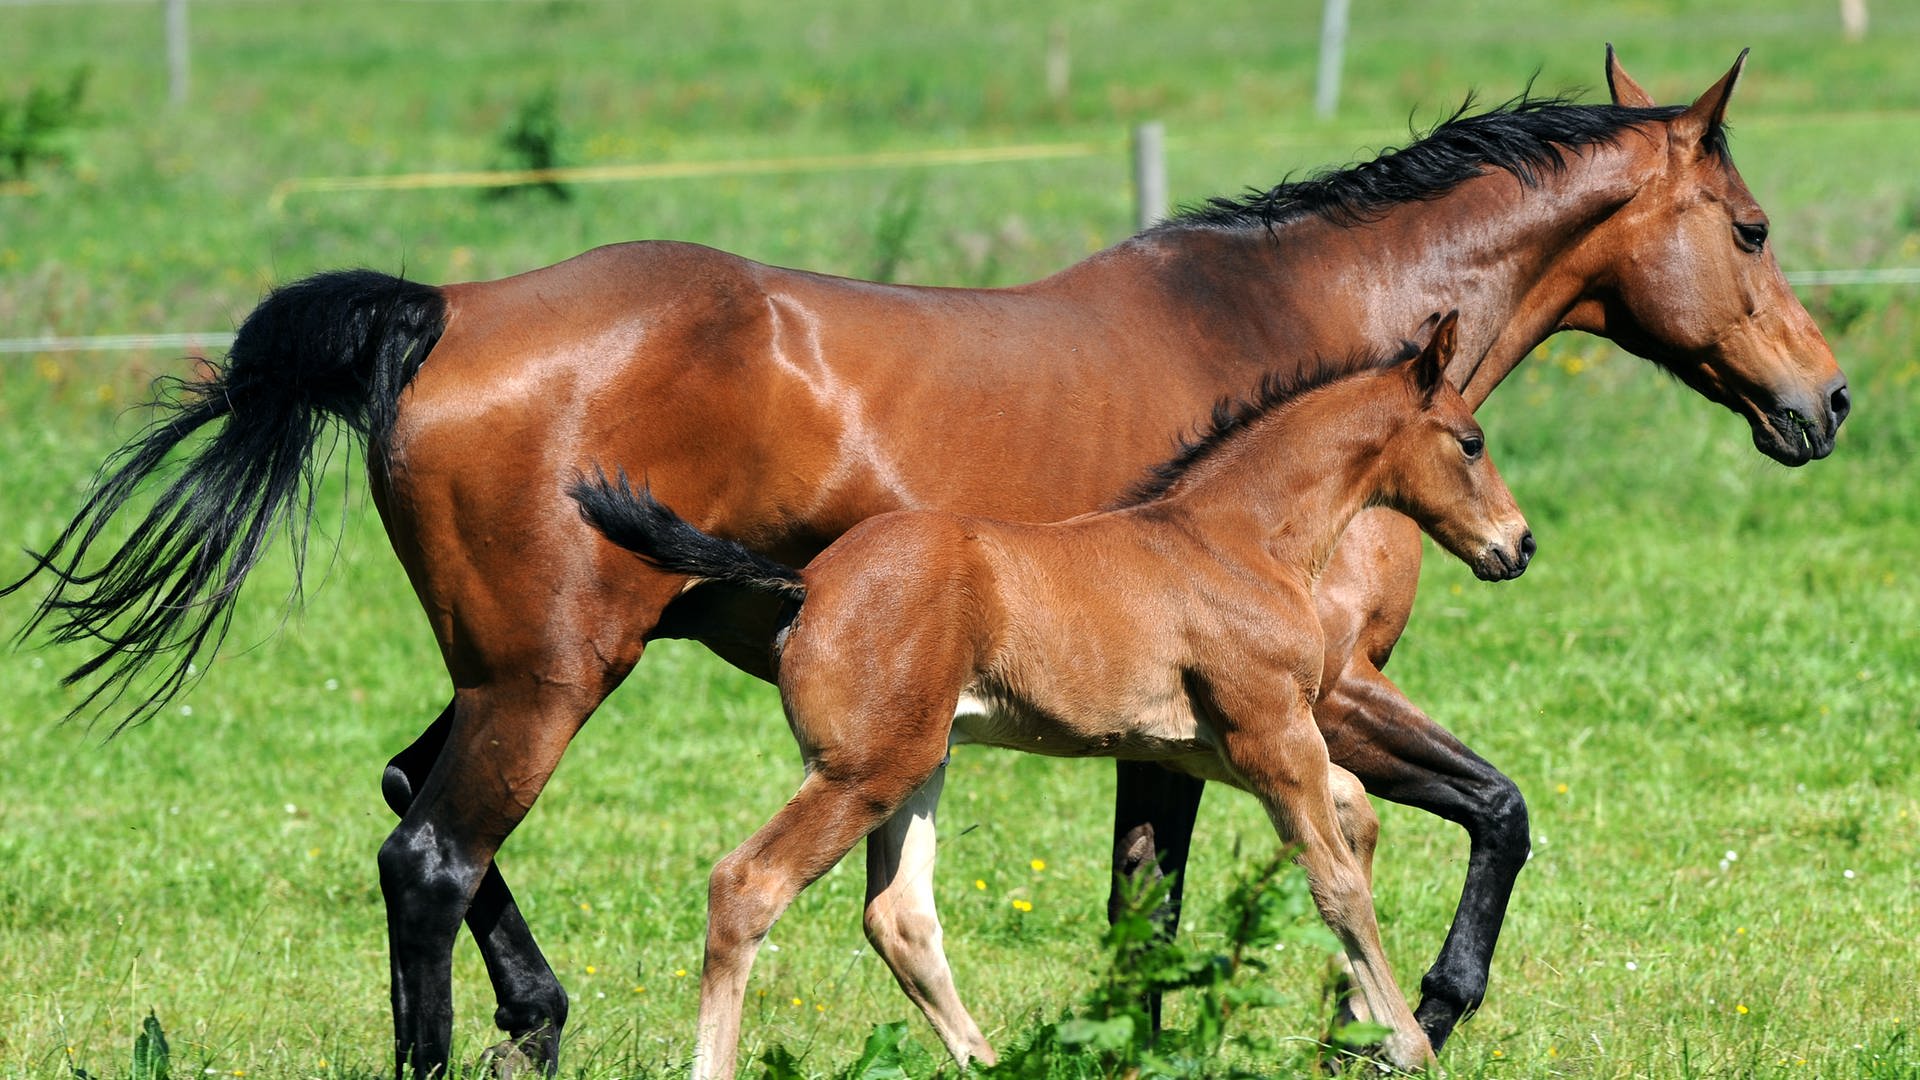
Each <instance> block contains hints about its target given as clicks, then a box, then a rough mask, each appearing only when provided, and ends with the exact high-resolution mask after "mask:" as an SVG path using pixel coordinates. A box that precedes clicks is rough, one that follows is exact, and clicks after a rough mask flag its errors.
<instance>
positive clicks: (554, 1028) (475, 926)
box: [380, 703, 567, 1076]
mask: <svg viewBox="0 0 1920 1080" xmlns="http://www.w3.org/2000/svg"><path fill="white" fill-rule="evenodd" d="M453 714H454V706H453V705H452V704H451V703H450V704H448V705H447V707H446V709H445V710H443V711H442V712H441V713H440V716H439V718H438V719H436V720H435V721H434V722H433V723H432V724H431V725H430V726H429V727H428V728H427V730H426V731H425V732H423V733H421V735H420V737H419V738H418V739H415V740H414V741H413V743H412V744H411V745H409V746H408V747H407V748H406V749H405V750H402V751H401V752H400V753H398V754H396V755H394V757H393V760H391V761H389V762H388V763H387V771H386V775H385V777H384V778H383V779H382V781H381V784H380V790H381V794H383V795H384V796H385V797H386V800H387V805H388V806H389V807H392V809H393V812H394V813H395V814H398V815H401V816H405V814H406V812H407V808H408V807H409V806H411V805H412V804H413V797H414V793H415V792H416V791H418V790H419V789H420V785H421V784H423V783H425V782H426V778H427V772H428V771H429V770H430V769H432V768H433V763H434V762H435V761H437V760H439V757H440V751H441V749H442V748H443V747H444V746H446V742H447V732H448V731H449V730H450V729H451V728H452V726H453ZM466 922H467V929H468V930H470V931H472V932H473V938H474V941H475V942H476V943H478V945H479V946H480V958H481V959H482V960H484V961H485V962H486V965H487V978H488V979H489V980H490V981H491V982H492V983H493V994H494V1000H495V1001H496V1002H497V1003H498V1007H497V1008H496V1009H495V1010H494V1014H493V1022H494V1024H495V1025H496V1026H498V1027H499V1028H500V1030H502V1031H504V1032H506V1033H507V1041H505V1042H503V1043H501V1044H499V1045H498V1046H495V1047H493V1048H492V1049H491V1050H489V1051H488V1053H487V1056H488V1059H489V1060H490V1061H492V1062H493V1064H494V1069H495V1071H496V1072H501V1073H506V1072H511V1071H513V1070H512V1066H513V1064H514V1063H515V1062H516V1061H519V1060H524V1061H525V1062H526V1063H527V1064H530V1065H531V1066H532V1067H533V1068H535V1069H536V1070H538V1072H539V1074H540V1075H543V1076H552V1075H553V1074H554V1072H555V1071H556V1070H557V1069H558V1068H559V1066H560V1031H561V1029H562V1028H563V1027H564V1026H565V1025H566V1022H567V992H566V989H565V988H564V987H562V986H561V985H560V980H559V978H558V977H557V976H555V975H554V973H553V968H552V966H551V965H549V964H548V963H547V958H546V957H545V956H544V955H542V954H541V952H540V946H539V944H538V943H537V942H535V941H534V939H533V931H532V929H531V928H530V927H528V926H527V921H526V919H525V918H524V917H522V916H521V914H520V909H519V907H518V906H517V905H516V904H515V903H514V900H513V893H512V892H511V891H509V890H508V888H507V882H506V879H505V878H503V877H501V876H500V868H499V866H498V865H496V864H492V863H489V864H488V866H487V872H486V875H485V876H484V877H482V878H481V879H480V888H479V890H478V891H477V892H475V893H474V897H473V903H472V905H471V906H469V907H468V908H467V916H466Z"/></svg>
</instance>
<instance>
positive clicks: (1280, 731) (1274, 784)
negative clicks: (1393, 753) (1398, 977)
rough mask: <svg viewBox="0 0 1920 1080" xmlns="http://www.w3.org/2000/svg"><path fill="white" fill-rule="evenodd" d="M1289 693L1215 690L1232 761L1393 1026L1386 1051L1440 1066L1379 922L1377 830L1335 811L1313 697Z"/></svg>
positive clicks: (1352, 810) (1375, 1007)
mask: <svg viewBox="0 0 1920 1080" xmlns="http://www.w3.org/2000/svg"><path fill="white" fill-rule="evenodd" d="M1290 689H1291V690H1292V692H1291V693H1285V694H1282V695H1266V694H1262V695H1257V696H1251V695H1250V696H1248V697H1246V698H1244V699H1242V700H1240V701H1235V700H1234V697H1235V695H1232V694H1230V693H1222V692H1219V691H1216V695H1217V700H1218V701H1219V704H1220V706H1221V709H1222V712H1223V713H1224V714H1225V715H1226V716H1227V717H1228V724H1227V731H1226V733H1225V739H1224V741H1223V742H1224V752H1225V757H1226V760H1227V765H1228V767H1229V768H1231V769H1232V770H1233V772H1234V773H1235V774H1236V775H1237V776H1238V777H1239V778H1240V779H1241V781H1242V782H1243V783H1244V784H1245V785H1246V786H1247V788H1248V789H1249V790H1250V791H1252V792H1253V794H1254V795H1255V796H1256V797H1258V798H1259V799H1260V801H1261V802H1262V804H1264V805H1265V807H1266V810H1267V815H1268V817H1270V818H1271V819H1272V821H1273V824H1274V828H1275V830H1276V831H1278V832H1279V834H1280V838H1281V839H1282V840H1283V841H1286V842H1290V843H1295V844H1298V845H1300V858H1299V862H1300V864H1301V866H1302V867H1304V868H1305V870H1306V872H1307V884H1308V888H1309V889H1311V891H1312V893H1313V901H1314V905H1315V906H1316V907H1317V908H1319V910H1320V917H1321V918H1322V919H1323V920H1324V921H1325V922H1326V924H1327V926H1328V927H1329V928H1331V929H1332V930H1333V932H1334V934H1335V935H1337V936H1338V937H1339V938H1340V942H1341V944H1342V945H1343V946H1345V948H1346V953H1347V959H1348V960H1349V962H1350V963H1351V964H1352V966H1353V978H1354V981H1355V982H1356V983H1357V984H1359V989H1360V995H1361V997H1362V999H1363V1001H1364V1002H1365V1007H1366V1010H1367V1013H1368V1014H1369V1015H1370V1016H1371V1017H1372V1019H1374V1020H1375V1021H1377V1022H1379V1023H1382V1024H1385V1025H1386V1026H1387V1027H1388V1028H1390V1029H1391V1030H1392V1034H1390V1035H1388V1036H1387V1038H1386V1039H1385V1040H1384V1041H1383V1042H1382V1043H1381V1046H1380V1053H1381V1055H1382V1056H1383V1057H1384V1058H1385V1059H1386V1060H1387V1061H1388V1062H1389V1063H1390V1064H1392V1065H1394V1066H1395V1067H1397V1068H1402V1069H1419V1068H1423V1067H1425V1066H1427V1065H1430V1064H1432V1063H1433V1060H1434V1057H1433V1048H1432V1046H1431V1045H1430V1044H1429V1043H1428V1041H1427V1037H1426V1034H1425V1032H1423V1031H1422V1030H1421V1028H1420V1024H1419V1022H1418V1021H1416V1020H1415V1019H1414V1017H1413V1010H1412V1009H1410V1008H1408V1007H1407V1000H1406V997H1405V996H1404V995H1402V994H1401V992H1400V988H1399V986H1398V984H1396V983H1395V982H1394V979H1393V970H1392V968H1391V966H1390V965H1389V964H1388V963H1387V956H1386V950H1385V949H1384V948H1382V947H1381V944H1380V928H1379V925H1378V923H1377V922H1376V921H1375V918H1374V911H1373V894H1372V889H1371V887H1370V879H1371V876H1372V875H1371V870H1370V867H1369V866H1368V865H1367V864H1366V863H1365V862H1363V860H1362V859H1361V857H1360V853H1359V852H1358V851H1356V850H1355V848H1356V847H1366V848H1367V849H1368V850H1370V844H1368V843H1367V839H1368V837H1369V836H1370V833H1369V832H1368V831H1367V830H1366V829H1365V828H1364V827H1363V826H1362V827H1356V826H1359V825H1360V824H1361V823H1360V822H1359V818H1360V814H1359V808H1358V807H1357V806H1352V805H1350V806H1349V807H1347V808H1346V813H1345V814H1344V815H1343V814H1342V812H1341V810H1339V809H1336V807H1335V805H1334V793H1333V786H1332V776H1331V771H1330V770H1331V769H1332V765H1331V763H1330V762H1329V761H1328V759H1327V747H1326V743H1325V742H1324V741H1323V740H1322V739H1321V737H1320V732H1319V729H1318V728H1316V727H1315V726H1314V724H1313V714H1312V713H1311V711H1310V710H1309V709H1308V707H1307V702H1306V698H1305V696H1304V695H1303V694H1301V693H1300V692H1299V691H1298V689H1297V688H1290ZM1274 702H1286V704H1285V706H1284V707H1283V714H1282V715H1281V716H1280V717H1278V718H1276V719H1274V720H1272V721H1267V720H1265V719H1264V718H1261V717H1259V716H1258V714H1257V713H1256V712H1255V711H1254V710H1257V709H1261V708H1263V707H1264V708H1266V709H1272V708H1273V707H1274ZM1249 717H1251V718H1252V719H1245V718H1249ZM1370 813H1371V811H1370V810H1369V811H1368V814H1370ZM1343 816H1344V818H1345V821H1343ZM1349 833H1357V835H1354V836H1352V837H1351V838H1350V837H1349ZM1354 841H1358V843H1355V842H1354Z"/></svg>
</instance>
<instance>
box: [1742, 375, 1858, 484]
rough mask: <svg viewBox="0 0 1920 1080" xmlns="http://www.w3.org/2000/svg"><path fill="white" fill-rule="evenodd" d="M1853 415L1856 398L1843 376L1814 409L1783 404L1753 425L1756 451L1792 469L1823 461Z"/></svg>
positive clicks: (1831, 451)
mask: <svg viewBox="0 0 1920 1080" xmlns="http://www.w3.org/2000/svg"><path fill="white" fill-rule="evenodd" d="M1851 412H1853V395H1852V393H1851V392H1850V391H1849V390H1848V389H1847V380H1846V377H1845V376H1841V377H1840V378H1839V379H1836V380H1835V381H1834V383H1833V385H1832V386H1830V387H1828V388H1827V392H1826V396H1825V399H1824V400H1823V401H1821V403H1820V404H1819V406H1817V407H1816V408H1814V409H1812V410H1809V411H1802V410H1801V409H1799V408H1795V407H1793V406H1789V405H1780V406H1777V407H1775V408H1773V409H1771V410H1769V411H1768V412H1766V413H1765V414H1764V416H1763V418H1762V420H1761V421H1760V422H1756V423H1754V424H1753V445H1754V448H1755V449H1757V450H1759V451H1760V452H1761V453H1763V454H1765V455H1767V456H1768V457H1770V458H1772V459H1773V460H1775V461H1777V462H1779V463H1780V464H1782V465H1786V466H1788V467H1790V468H1798V467H1799V466H1801V465H1805V464H1806V463H1807V462H1809V461H1819V460H1820V459H1821V458H1823V457H1826V456H1827V455H1828V454H1831V453H1833V442H1834V437H1835V436H1837V435H1838V434H1839V433H1840V425H1841V424H1842V423H1845V422H1846V419H1847V415H1848V414H1849V413H1851Z"/></svg>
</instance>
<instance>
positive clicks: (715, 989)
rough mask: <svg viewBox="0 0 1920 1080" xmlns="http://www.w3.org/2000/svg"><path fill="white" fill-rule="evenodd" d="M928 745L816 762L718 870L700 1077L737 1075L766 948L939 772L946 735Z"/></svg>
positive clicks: (879, 746) (698, 1049)
mask: <svg viewBox="0 0 1920 1080" xmlns="http://www.w3.org/2000/svg"><path fill="white" fill-rule="evenodd" d="M951 712H952V710H951V708H949V709H948V714H949V715H951ZM866 730H871V729H866ZM921 741H922V742H924V743H926V744H927V745H911V744H908V745H885V744H883V742H881V741H880V740H878V739H877V738H876V740H875V741H874V742H873V744H872V745H870V746H868V747H849V748H848V750H849V751H851V753H849V754H846V755H843V756H840V759H839V760H837V761H835V762H834V763H832V764H830V765H824V764H822V763H821V762H820V761H819V760H818V759H817V758H816V759H810V760H809V762H808V765H809V770H808V775H807V778H806V780H805V781H804V782H802V783H801V785H800V790H799V791H798V792H797V793H795V795H794V796H793V798H792V799H791V800H789V801H788V803H787V805H786V806H785V807H783V808H781V810H780V812H779V813H777V814H775V815H774V816H773V820H771V821H769V822H767V823H766V824H765V825H764V826H762V827H761V828H760V831H759V832H756V833H754V834H753V836H752V837H750V838H749V839H748V840H747V842H746V843H744V844H741V845H740V846H739V847H738V848H735V849H734V851H733V852H732V853H731V854H729V855H728V856H727V857H726V858H724V859H721V860H720V862H719V864H718V865H716V866H715V867H714V868H713V876H712V878H711V879H710V880H709V882H708V896H707V947H706V962H705V965H704V966H703V967H702V969H701V972H700V1034H699V1042H698V1044H697V1045H696V1046H695V1048H694V1056H693V1080H716V1078H717V1080H725V1078H727V1077H731V1076H732V1075H733V1071H734V1064H735V1060H734V1059H735V1058H736V1056H737V1055H738V1053H739V1043H740V1012H741V1007H742V999H743V998H744V997H745V995H746V990H747V975H748V972H749V971H750V970H751V969H752V967H753V958H754V955H755V954H756V953H758V952H759V950H760V943H761V942H762V941H764V940H766V936H767V931H769V930H771V929H772V928H773V923H774V920H776V919H778V918H779V917H780V913H781V912H783V911H785V910H786V909H787V905H788V904H790V903H792V902H793V898H794V897H795V896H797V895H799V893H800V890H801V889H804V888H806V887H807V886H808V885H810V884H812V883H813V882H814V881H815V880H817V879H818V878H819V877H820V875H822V874H824V873H826V872H827V871H828V870H830V869H832V868H833V865H834V864H835V863H837V862H839V861H840V859H841V858H842V857H843V856H845V855H846V853H847V852H849V851H851V850H853V845H855V844H857V843H859V842H860V838H861V837H863V836H865V835H867V833H868V832H870V831H872V830H873V829H874V828H876V827H878V826H879V825H880V824H881V823H882V822H884V821H886V820H887V818H889V817H891V816H893V813H894V811H895V810H897V809H898V808H899V807H900V805H901V804H902V803H904V802H905V801H906V800H907V797H908V796H910V795H912V794H913V792H914V790H915V789H917V788H918V787H920V785H921V784H922V783H924V782H925V781H926V779H927V777H929V776H931V775H932V774H933V773H934V771H935V770H937V769H938V768H939V766H940V760H941V758H942V757H943V756H944V755H945V753H946V744H945V740H944V738H943V739H941V740H940V741H939V742H938V743H933V742H932V741H931V740H921Z"/></svg>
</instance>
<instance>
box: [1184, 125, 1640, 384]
mask: <svg viewBox="0 0 1920 1080" xmlns="http://www.w3.org/2000/svg"><path fill="white" fill-rule="evenodd" d="M1643 143H1647V140H1642V139H1633V138H1627V139H1622V140H1620V142H1619V144H1618V145H1607V144H1602V145H1597V146H1592V147H1588V148H1587V149H1585V150H1582V151H1578V152H1576V151H1572V150H1568V151H1565V157H1566V168H1565V169H1564V170H1562V171H1561V172H1559V173H1547V174H1544V175H1543V176H1542V177H1541V178H1540V183H1539V186H1538V187H1534V188H1527V187H1524V186H1523V185H1521V184H1520V182H1519V181H1518V180H1516V179H1514V178H1513V177H1512V176H1511V175H1509V174H1507V173H1505V172H1502V171H1498V170H1495V171H1491V172H1489V173H1487V174H1486V175H1483V176H1480V177H1477V178H1475V179H1472V180H1469V181H1467V182H1465V183H1463V184H1461V185H1459V186H1458V187H1456V188H1454V189H1453V190H1452V191H1449V192H1447V193H1446V194H1445V195H1442V196H1440V197H1437V198H1434V199H1430V200H1426V201H1417V202H1408V203H1403V204H1400V205H1398V206H1395V207H1393V208H1391V209H1390V210H1388V211H1387V212H1386V213H1384V214H1382V215H1381V216H1380V217H1379V218H1378V219H1377V220H1374V221H1371V222H1367V223H1363V224H1348V225H1341V224H1335V223H1333V222H1330V221H1327V220H1325V219H1323V218H1320V217H1317V216H1309V217H1306V218H1302V219H1300V220H1297V221H1294V222H1291V223H1288V224H1285V225H1282V226H1279V227H1278V228H1277V229H1276V230H1275V231H1274V232H1273V233H1272V234H1271V235H1270V234H1269V233H1268V232H1267V230H1265V229H1262V228H1257V227H1253V228H1244V229H1235V230H1205V229H1195V230H1191V231H1190V235H1180V234H1175V235H1176V236H1179V242H1180V243H1182V244H1183V245H1184V246H1185V248H1186V251H1185V254H1186V255H1187V259H1186V260H1184V261H1185V263H1186V264H1187V265H1186V266H1184V267H1182V269H1181V270H1180V271H1179V273H1180V276H1181V277H1183V278H1188V277H1197V276H1201V275H1203V274H1204V276H1205V277H1206V278H1208V279H1209V280H1210V281H1211V282H1212V283H1213V285H1214V287H1215V288H1216V289H1220V290H1231V291H1233V292H1235V293H1237V300H1228V299H1225V298H1215V299H1216V302H1218V303H1220V304H1221V305H1222V306H1227V305H1229V304H1231V306H1233V307H1234V309H1235V310H1236V311H1238V312H1240V313H1241V317H1243V318H1245V317H1247V316H1248V315H1251V317H1252V318H1254V319H1257V320H1259V322H1260V323H1261V327H1262V331H1263V332H1262V335H1261V336H1262V340H1263V341H1264V342H1265V344H1266V345H1267V346H1268V347H1269V348H1271V349H1273V350H1275V352H1276V354H1277V355H1271V356H1268V357H1266V358H1265V359H1266V362H1267V363H1268V364H1272V363H1276V362H1278V363H1300V362H1304V361H1309V360H1312V359H1314V358H1320V359H1324V360H1336V361H1337V360H1338V359H1340V358H1342V357H1347V356H1351V355H1357V354H1363V353H1369V352H1372V353H1377V352H1378V351H1379V350H1381V349H1385V348H1390V347H1392V346H1393V345H1394V344H1395V343H1397V342H1399V341H1401V340H1403V339H1405V338H1408V337H1410V336H1412V335H1413V334H1414V333H1415V332H1416V330H1417V329H1418V328H1419V327H1420V326H1421V324H1422V323H1423V322H1424V321H1425V320H1426V319H1427V317H1428V316H1430V315H1433V314H1436V313H1442V312H1446V311H1451V310H1455V309H1458V310H1459V311H1460V313H1461V320H1460V342H1459V346H1458V355H1457V358H1456V360H1455V362H1454V363H1455V366H1454V367H1453V368H1452V369H1450V377H1452V378H1454V381H1455V382H1456V384H1457V385H1461V386H1462V390H1463V393H1465V396H1466V398H1467V401H1468V403H1469V404H1471V405H1473V406H1476V407H1477V406H1478V405H1479V404H1480V403H1481V402H1482V401H1484V400H1485V399H1486V396H1487V395H1488V394H1489V393H1491V392H1492V390H1493V388H1494V387H1495V386H1497V385H1498V384H1499V382H1500V380H1501V379H1503V378H1505V377H1506V375H1507V374H1508V373H1509V372H1511V371H1512V370H1513V369H1514V367H1515V366H1517V365H1518V364H1519V363H1520V361H1521V359H1523V358H1524V357H1525V356H1526V355H1527V353H1528V352H1530V351H1531V350H1532V349H1533V348H1534V346H1536V345H1538V344H1540V342H1542V341H1544V340H1546V338H1547V337H1548V336H1550V335H1551V334H1553V333H1554V332H1555V331H1556V330H1558V329H1560V328H1561V326H1562V323H1563V321H1564V320H1565V318H1566V316H1567V314H1568V312H1569V311H1570V310H1571V309H1572V308H1573V306H1574V305H1575V303H1577V302H1578V301H1579V300H1580V299H1581V297H1582V296H1583V295H1584V294H1586V293H1587V292H1588V291H1589V290H1591V289H1592V288H1593V287H1594V286H1595V284H1596V281H1597V279H1598V278H1600V277H1601V276H1602V275H1603V274H1604V273H1605V272H1606V270H1607V264H1606V262H1605V258H1606V256H1607V254H1608V253H1607V252H1605V251H1604V250H1603V249H1604V245H1602V244H1596V243H1594V242H1593V241H1594V239H1595V232H1596V230H1598V229H1599V228H1600V227H1601V226H1602V225H1603V224H1604V223H1605V222H1606V220H1607V219H1608V217H1609V216H1610V215H1611V214H1612V213H1613V212H1614V211H1615V210H1617V209H1619V208H1620V207H1621V206H1622V205H1624V204H1625V203H1626V202H1627V200H1628V199H1630V198H1631V197H1632V195H1633V192H1634V191H1635V190H1636V188H1637V185H1638V181H1639V179H1640V177H1641V176H1642V175H1643V174H1644V173H1645V171H1646V169H1647V168H1648V165H1647V163H1646V160H1645V159H1646V157H1647V155H1648V154H1649V153H1650V150H1649V148H1648V147H1647V146H1644V145H1641V144H1643ZM1174 262H1175V265H1180V262H1181V260H1178V259H1176V260H1174ZM1203 264H1204V266H1205V267H1206V269H1204V270H1202V269H1200V267H1201V266H1202V265H1203ZM1183 293H1184V296H1187V297H1190V296H1192V295H1193V290H1183ZM1214 325H1216V326H1217V325H1219V324H1218V323H1215V324H1214ZM1468 372H1470V373H1471V376H1472V377H1471V379H1470V380H1466V379H1465V373H1468Z"/></svg>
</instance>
